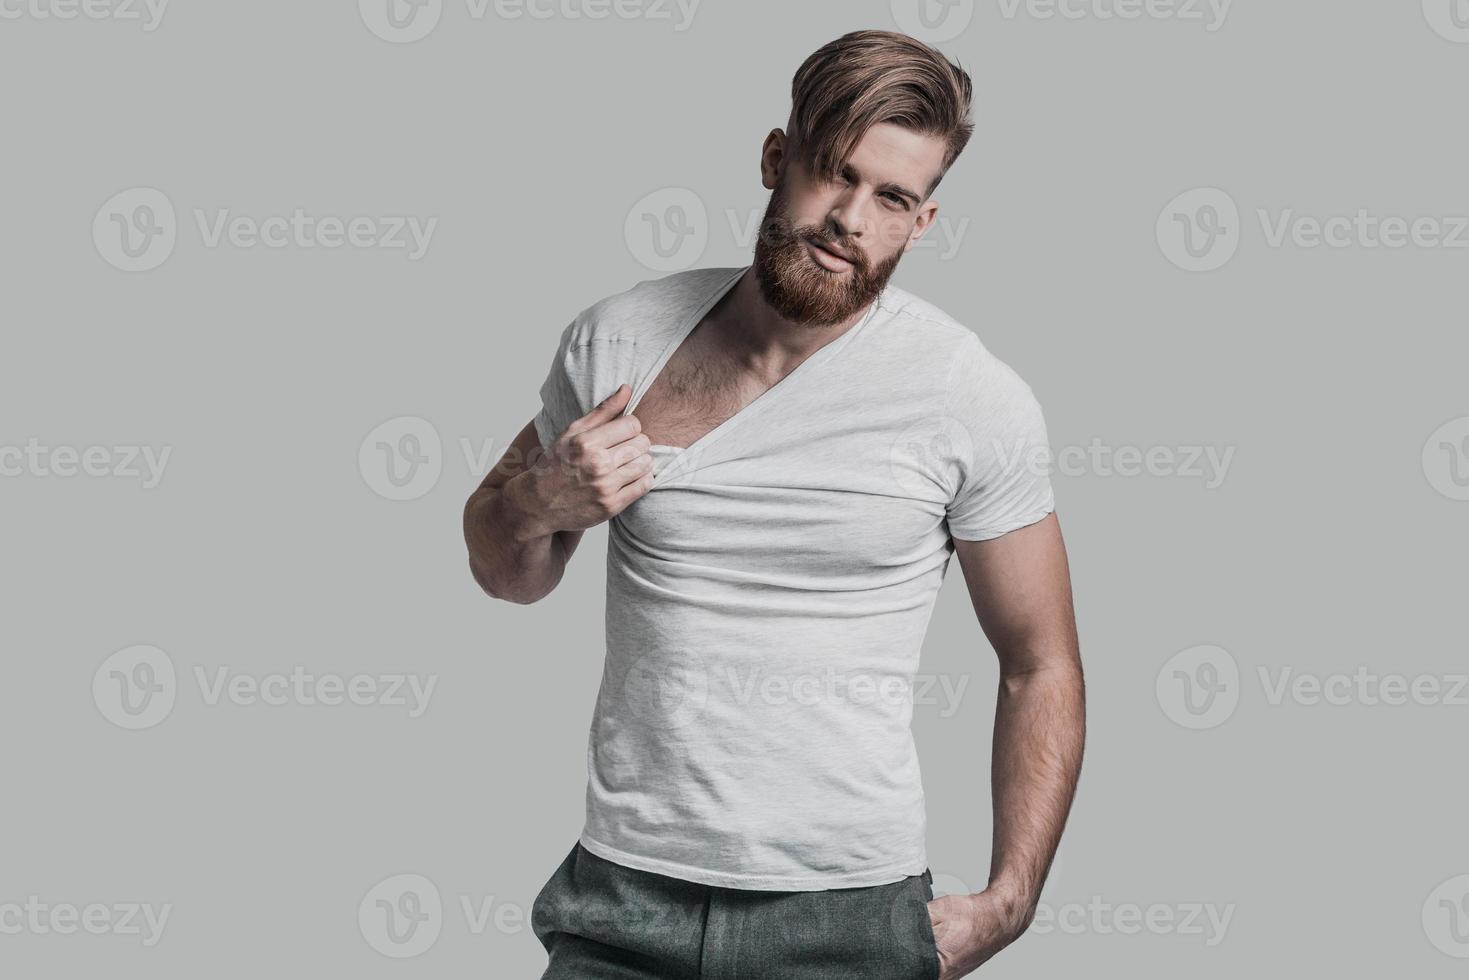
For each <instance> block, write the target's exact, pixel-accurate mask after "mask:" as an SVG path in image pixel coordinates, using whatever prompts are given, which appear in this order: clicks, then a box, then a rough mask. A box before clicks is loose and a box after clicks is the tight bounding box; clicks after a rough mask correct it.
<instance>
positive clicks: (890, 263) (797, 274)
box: [754, 182, 903, 327]
mask: <svg viewBox="0 0 1469 980" xmlns="http://www.w3.org/2000/svg"><path fill="white" fill-rule="evenodd" d="M808 241H809V242H814V243H816V244H820V245H826V246H831V247H834V248H840V249H841V250H842V251H843V252H845V253H847V254H848V255H851V256H852V258H851V259H850V260H849V261H850V262H851V264H852V267H851V268H850V269H848V270H847V271H846V272H829V271H827V270H826V269H824V268H822V267H821V266H820V265H818V264H817V263H816V262H815V260H813V259H812V258H811V256H810V254H809V253H808V252H807V250H806V248H807V246H806V243H807V242H808ZM902 257H903V252H902V250H901V249H899V250H898V251H897V252H896V253H894V254H893V255H892V256H890V257H889V258H886V259H883V260H882V261H881V262H879V263H877V264H876V265H873V264H871V263H870V262H869V261H868V259H867V254H866V253H865V252H863V251H862V249H861V247H860V246H858V245H856V244H855V243H853V242H850V241H844V240H842V239H839V238H837V237H836V236H834V235H832V234H831V233H830V231H828V229H827V228H826V227H825V225H820V224H817V225H799V226H798V225H795V224H794V223H793V222H792V220H791V217H790V208H789V203H788V202H787V200H786V195H785V187H784V182H782V183H780V184H777V185H776V187H775V190H773V191H771V193H770V203H769V204H767V205H766V207H765V217H763V218H761V219H760V235H759V237H758V238H757V240H756V242H755V263H754V264H755V278H756V281H757V282H758V283H759V284H760V295H761V296H763V297H764V298H765V302H767V303H769V304H770V306H771V307H772V308H773V309H774V310H775V312H777V313H779V314H780V315H781V316H782V317H784V318H786V319H787V320H791V321H794V322H796V323H802V324H806V325H808V326H813V327H826V326H831V325H832V324H835V323H840V322H842V321H843V320H846V319H848V318H849V317H851V316H852V315H854V314H855V313H857V311H859V310H861V309H862V308H863V307H865V306H867V305H868V304H869V303H871V302H872V301H873V300H875V299H877V297H878V296H879V294H881V293H882V290H883V287H885V286H886V285H887V283H888V280H889V279H890V278H892V275H893V271H894V270H895V269H896V268H897V267H898V260H899V259H901V258H902Z"/></svg>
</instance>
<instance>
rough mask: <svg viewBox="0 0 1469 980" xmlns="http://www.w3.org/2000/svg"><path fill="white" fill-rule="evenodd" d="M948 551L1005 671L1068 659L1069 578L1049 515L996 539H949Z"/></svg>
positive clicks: (1071, 641)
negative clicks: (1043, 660) (951, 548)
mask: <svg viewBox="0 0 1469 980" xmlns="http://www.w3.org/2000/svg"><path fill="white" fill-rule="evenodd" d="M954 552H955V554H957V555H958V557H959V565H960V567H961V568H962V569H963V571H964V582H965V585H966V586H967V587H968V590H969V598H970V601H971V602H972V603H973V604H974V612H975V615H976V616H977V617H978V618H979V624H980V627H981V628H982V629H983V630H984V633H985V636H986V637H988V638H989V641H990V643H991V644H992V645H993V646H994V648H995V652H996V653H997V654H998V655H999V656H1000V659H1001V661H1002V664H1003V666H1004V667H1005V668H1007V669H1015V670H1026V669H1032V668H1034V667H1037V666H1043V665H1044V664H1042V663H1040V662H1037V659H1036V658H1050V657H1053V656H1058V655H1059V656H1067V657H1070V656H1074V654H1075V649H1076V622H1075V615H1074V613H1073V611H1072V601H1071V577H1070V571H1069V569H1068V566H1067V560H1066V545H1065V543H1064V542H1063V541H1062V538H1061V525H1060V523H1059V522H1058V521H1057V520H1056V515H1055V513H1051V514H1048V515H1047V516H1046V517H1044V518H1042V519H1041V520H1039V521H1036V522H1035V523H1033V524H1029V525H1027V526H1025V527H1022V528H1018V529H1016V530H1014V531H1010V532H1009V533H1007V534H1002V535H1000V536H999V537H996V538H990V539H988V540H984V541H966V540H961V539H959V538H955V539H954Z"/></svg>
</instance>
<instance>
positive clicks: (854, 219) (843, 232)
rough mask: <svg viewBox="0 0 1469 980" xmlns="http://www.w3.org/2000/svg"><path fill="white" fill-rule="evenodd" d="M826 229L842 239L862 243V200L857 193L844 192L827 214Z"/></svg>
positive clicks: (856, 243)
mask: <svg viewBox="0 0 1469 980" xmlns="http://www.w3.org/2000/svg"><path fill="white" fill-rule="evenodd" d="M826 230H827V231H829V232H830V233H831V234H832V235H833V236H834V237H836V238H837V239H838V240H841V241H847V242H851V243H852V244H854V245H860V244H861V243H862V233H863V221H862V210H861V202H860V201H859V200H858V196H857V195H856V194H844V195H843V196H842V197H841V198H840V199H838V200H837V201H836V203H834V204H833V205H832V208H831V210H830V211H829V212H827V215H826Z"/></svg>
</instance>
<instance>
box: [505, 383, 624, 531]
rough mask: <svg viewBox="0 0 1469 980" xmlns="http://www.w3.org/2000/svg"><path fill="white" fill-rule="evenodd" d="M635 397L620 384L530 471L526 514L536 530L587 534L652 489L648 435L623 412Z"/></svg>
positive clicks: (565, 434) (571, 426)
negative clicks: (535, 526)
mask: <svg viewBox="0 0 1469 980" xmlns="http://www.w3.org/2000/svg"><path fill="white" fill-rule="evenodd" d="M631 397H632V389H631V388H629V387H628V386H627V385H625V384H624V385H620V386H618V388H617V390H616V391H614V392H613V393H612V394H611V396H609V397H608V398H607V399H606V400H605V401H603V402H602V403H601V404H600V405H598V406H597V407H596V408H593V409H592V410H591V411H590V412H588V413H587V414H585V415H583V416H582V417H581V418H579V419H577V420H576V421H575V422H572V423H571V424H570V425H568V426H567V427H566V431H565V432H563V433H561V435H560V436H559V437H557V439H556V441H555V442H554V443H552V445H551V448H550V450H549V451H548V452H547V453H546V454H545V455H544V456H543V457H542V458H541V459H540V461H538V462H537V464H536V465H535V466H534V467H532V468H531V469H530V470H528V471H527V473H526V476H527V477H528V480H527V487H526V492H527V495H528V497H529V499H530V502H531V506H529V507H528V508H527V510H528V512H530V513H531V514H533V515H534V520H535V524H536V525H538V528H537V530H539V531H541V532H544V533H549V532H553V531H581V530H585V529H586V528H589V527H592V526H593V525H596V524H601V523H602V522H603V521H606V520H610V519H611V518H613V517H616V516H617V515H618V514H620V513H622V511H623V510H625V509H626V508H627V507H628V505H630V504H631V503H632V502H633V501H635V500H637V499H638V498H639V497H641V496H642V495H643V494H645V493H647V492H648V491H649V490H651V489H652V488H653V456H652V454H651V453H649V451H648V448H649V440H648V437H647V436H645V435H643V434H642V425H641V424H640V423H639V422H638V420H637V418H636V417H634V416H632V415H622V414H621V412H622V410H623V409H624V408H625V407H626V406H627V403H628V400H629V399H630V398H631Z"/></svg>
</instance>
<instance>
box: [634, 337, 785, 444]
mask: <svg viewBox="0 0 1469 980" xmlns="http://www.w3.org/2000/svg"><path fill="white" fill-rule="evenodd" d="M770 387H771V382H770V381H768V380H766V379H764V378H761V377H759V376H758V375H756V374H755V373H754V372H751V371H748V370H743V369H741V367H740V366H739V365H737V364H734V363H732V362H731V361H730V360H729V359H728V358H725V357H720V356H718V355H715V354H701V353H700V352H698V351H695V350H689V349H687V348H680V349H679V350H678V351H676V352H674V355H673V356H672V357H671V358H669V360H668V363H667V364H665V365H664V366H663V369H662V370H661V371H660V372H659V373H658V376H657V377H656V378H654V379H653V383H652V384H651V385H650V386H649V387H648V390H647V391H646V392H644V393H643V397H642V398H641V399H639V401H638V403H637V405H636V406H635V407H634V410H633V413H632V414H633V415H635V416H636V417H637V420H638V422H639V423H640V424H641V425H642V431H643V434H644V435H646V436H647V437H648V439H649V441H650V442H652V443H653V445H655V446H673V447H676V448H680V449H681V448H685V447H687V446H691V445H693V444H694V443H695V442H698V441H699V440H700V439H702V438H704V436H706V435H708V434H709V433H710V432H712V431H713V430H714V429H716V428H718V427H719V426H720V425H723V424H724V423H725V422H727V421H729V420H730V419H731V418H733V417H734V416H735V415H737V414H739V412H740V410H741V409H743V408H744V407H745V406H746V405H748V404H750V402H752V401H754V400H755V399H756V398H758V397H760V395H762V394H763V393H764V392H765V391H767V390H768V389H769V388H770Z"/></svg>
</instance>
